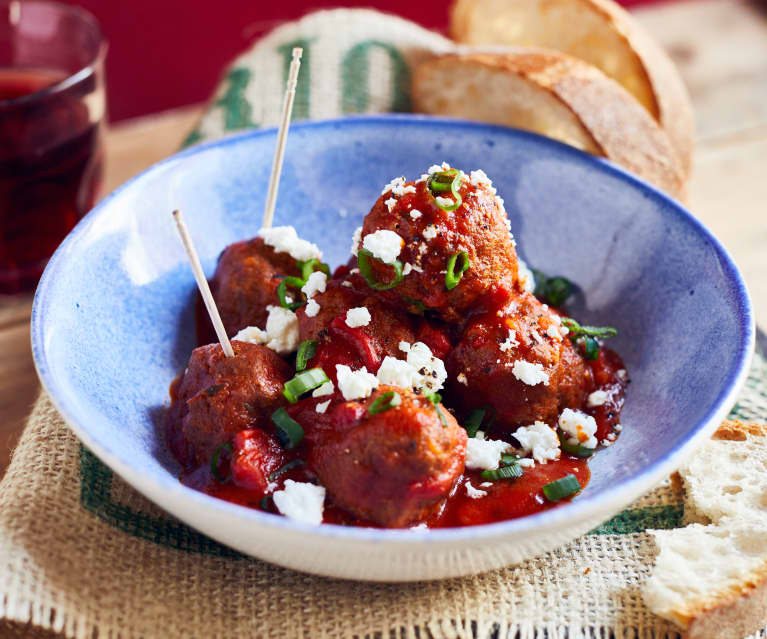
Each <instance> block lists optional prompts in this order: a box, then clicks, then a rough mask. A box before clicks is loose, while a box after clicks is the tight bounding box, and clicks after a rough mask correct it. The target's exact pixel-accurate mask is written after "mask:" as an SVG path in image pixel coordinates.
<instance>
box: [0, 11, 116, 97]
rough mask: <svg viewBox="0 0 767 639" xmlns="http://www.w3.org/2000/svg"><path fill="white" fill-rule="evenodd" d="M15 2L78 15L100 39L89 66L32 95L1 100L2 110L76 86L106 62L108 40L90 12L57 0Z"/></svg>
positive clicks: (86, 65)
mask: <svg viewBox="0 0 767 639" xmlns="http://www.w3.org/2000/svg"><path fill="white" fill-rule="evenodd" d="M14 2H18V3H19V6H22V7H23V5H25V4H26V5H32V4H38V5H39V4H42V5H48V6H50V7H55V8H56V9H57V10H59V11H65V12H68V13H70V14H72V15H76V16H77V17H78V18H79V19H81V20H83V22H86V23H89V25H90V26H91V27H92V28H93V29H94V30H95V33H96V36H97V37H98V47H97V49H96V53H95V54H94V55H93V57H92V59H91V60H90V61H89V62H88V63H87V64H85V65H84V66H82V67H81V68H79V69H78V70H77V71H74V72H72V73H69V74H68V75H67V76H66V77H65V78H63V79H61V80H59V81H58V82H54V83H53V84H50V85H48V86H46V87H44V88H42V89H38V90H37V91H33V92H32V93H27V94H25V95H22V96H19V97H17V98H11V99H7V100H0V108H3V107H9V106H16V105H19V104H27V103H30V102H34V101H35V100H39V99H41V98H45V97H47V96H49V95H54V94H56V93H60V92H62V91H65V90H66V89H68V88H70V87H72V86H74V85H76V84H77V83H78V82H81V81H82V80H84V79H85V78H87V77H88V76H89V75H92V74H94V73H95V72H96V67H97V66H98V65H100V64H101V63H102V62H103V61H104V58H105V57H106V54H107V48H108V43H107V41H106V38H105V37H104V32H103V31H102V30H101V25H100V24H99V21H98V19H97V18H96V16H94V15H93V14H92V13H91V12H90V11H88V10H86V9H83V8H82V7H80V6H77V5H71V4H65V3H63V2H56V1H55V0H11V5H12V4H14ZM9 6H10V5H9ZM9 68H10V69H14V68H15V67H9ZM18 68H20V69H23V68H24V67H18Z"/></svg>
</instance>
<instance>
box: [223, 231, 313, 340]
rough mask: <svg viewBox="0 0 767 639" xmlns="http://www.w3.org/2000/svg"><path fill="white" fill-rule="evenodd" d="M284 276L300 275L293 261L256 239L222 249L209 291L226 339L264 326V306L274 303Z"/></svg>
mask: <svg viewBox="0 0 767 639" xmlns="http://www.w3.org/2000/svg"><path fill="white" fill-rule="evenodd" d="M286 275H287V276H296V277H299V276H300V275H301V273H300V272H299V270H298V267H297V266H296V260H295V259H293V258H292V257H291V256H290V255H288V254H287V253H278V252H275V250H274V249H273V248H272V247H270V246H267V245H266V244H264V240H263V239H261V238H260V237H257V238H254V239H252V240H246V241H243V242H236V243H234V244H230V245H229V246H227V247H226V248H225V249H224V251H223V252H222V253H221V255H220V256H219V258H218V265H217V266H216V273H215V274H214V275H213V280H212V281H211V291H212V293H213V297H214V299H215V300H216V305H217V306H218V310H219V313H220V314H221V321H223V323H224V328H226V332H227V334H228V335H229V336H230V337H231V336H233V335H236V334H237V332H238V331H239V330H241V329H243V328H246V327H248V326H258V327H263V326H264V324H265V323H266V318H267V315H268V314H269V313H268V311H267V310H266V307H267V306H268V305H270V304H277V287H278V286H279V284H280V280H281V279H282V278H283V277H284V276H286Z"/></svg>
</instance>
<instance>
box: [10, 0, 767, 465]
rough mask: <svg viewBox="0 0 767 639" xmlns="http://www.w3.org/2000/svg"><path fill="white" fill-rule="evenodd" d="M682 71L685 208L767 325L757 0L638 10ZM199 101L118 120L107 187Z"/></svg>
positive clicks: (17, 317)
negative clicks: (726, 257)
mask: <svg viewBox="0 0 767 639" xmlns="http://www.w3.org/2000/svg"><path fill="white" fill-rule="evenodd" d="M636 15H637V16H638V18H639V20H640V21H641V22H643V23H644V24H645V25H646V26H647V28H648V29H649V31H650V32H651V33H653V34H654V35H655V36H656V38H657V39H658V40H659V41H660V42H661V43H662V44H663V45H664V46H665V47H666V48H667V50H668V51H669V52H670V53H671V56H672V57H673V58H674V60H675V61H676V63H677V64H678V65H679V68H680V69H681V72H682V75H683V76H684V79H685V81H686V83H687V86H688V88H689V90H690V94H691V96H692V100H693V104H694V106H695V111H696V117H697V150H696V153H695V167H694V176H693V180H692V185H691V188H690V194H691V197H690V202H689V207H690V209H691V210H692V212H693V213H694V214H695V215H697V216H698V217H699V218H700V219H701V220H702V221H703V223H704V224H705V225H706V226H708V228H709V229H711V230H712V231H713V232H714V234H715V235H716V236H717V237H718V238H719V239H720V240H721V241H722V242H723V243H724V245H725V246H726V247H727V249H728V250H729V251H730V252H731V254H732V255H733V257H734V258H735V261H736V262H737V263H738V265H739V266H740V268H741V270H742V272H743V275H744V276H745V278H746V281H747V283H748V286H749V289H750V291H751V296H752V299H753V301H754V306H755V308H756V316H757V321H758V322H760V323H761V325H762V326H765V323H767V14H766V13H765V3H764V2H762V3H759V2H757V1H756V0H754V1H753V2H748V1H747V0H734V1H733V0H698V1H694V2H693V1H687V2H678V3H671V4H660V5H655V6H651V7H648V8H645V9H641V10H639V11H637V12H636ZM201 109H202V107H199V106H197V107H191V108H186V109H182V110H177V111H172V112H168V113H162V114H159V115H155V116H151V117H147V118H142V119H139V120H133V121H129V122H124V123H120V124H119V125H117V126H115V127H114V128H112V130H111V131H110V132H109V134H108V136H107V175H106V184H105V191H104V192H105V193H108V192H109V191H111V190H112V189H114V188H115V187H116V186H118V185H119V184H121V183H122V182H124V181H125V180H126V179H128V178H129V177H131V176H132V175H135V174H136V173H137V172H139V171H140V170H142V169H144V168H146V167H147V166H149V165H150V164H152V163H154V162H156V161H158V160H160V159H162V158H163V157H165V156H167V155H168V154H170V153H172V152H173V151H174V150H176V149H177V148H178V146H179V144H180V143H181V141H182V140H183V139H184V137H185V136H186V134H187V133H188V131H189V130H190V129H191V127H192V126H193V124H194V122H195V120H196V118H197V117H198V116H199V114H200V112H201ZM30 306H31V297H29V296H27V297H22V298H19V299H15V300H2V299H1V298H0V415H1V416H2V423H0V476H2V473H3V472H4V470H5V468H6V466H7V463H8V459H9V456H10V451H11V449H12V448H13V446H14V443H15V442H16V440H17V438H18V435H19V433H20V432H21V429H22V427H23V424H24V419H25V417H26V415H27V413H28V412H29V409H30V407H31V405H32V403H33V401H34V399H35V397H36V396H37V393H38V389H39V386H38V381H37V376H36V374H35V370H34V366H33V364H32V359H31V355H30V349H29V310H30Z"/></svg>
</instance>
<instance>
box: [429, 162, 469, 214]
mask: <svg viewBox="0 0 767 639" xmlns="http://www.w3.org/2000/svg"><path fill="white" fill-rule="evenodd" d="M426 186H427V187H428V189H429V191H431V194H432V197H434V200H435V202H436V203H437V206H438V207H439V208H441V209H442V210H443V211H447V212H448V213H449V212H450V211H455V210H456V209H457V208H458V207H459V206H461V204H462V203H463V199H462V198H461V194H460V193H459V192H458V189H460V188H461V172H460V171H459V170H458V169H449V170H447V171H439V172H437V173H433V174H432V175H431V177H430V178H429V181H428V182H427V183H426ZM448 189H450V193H451V194H452V196H453V198H455V199H454V200H453V203H452V204H442V203H441V202H440V200H447V199H448V198H443V197H441V196H438V195H437V193H444V192H445V191H447V190H448ZM437 198H439V199H437Z"/></svg>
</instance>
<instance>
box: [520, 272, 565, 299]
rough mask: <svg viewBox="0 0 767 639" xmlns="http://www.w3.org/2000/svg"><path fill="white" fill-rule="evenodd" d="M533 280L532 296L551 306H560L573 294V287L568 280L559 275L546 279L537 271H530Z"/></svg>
mask: <svg viewBox="0 0 767 639" xmlns="http://www.w3.org/2000/svg"><path fill="white" fill-rule="evenodd" d="M530 270H531V271H532V272H533V277H534V278H535V290H534V291H533V295H535V296H536V297H537V298H538V299H540V300H542V301H544V302H546V303H547V304H551V305H552V306H562V305H563V304H564V303H565V300H567V298H568V297H570V294H571V293H572V292H573V285H572V282H570V280H568V279H567V278H566V277H562V276H560V275H555V276H554V277H547V276H546V275H545V274H544V273H542V272H541V271H539V270H537V269H530Z"/></svg>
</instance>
